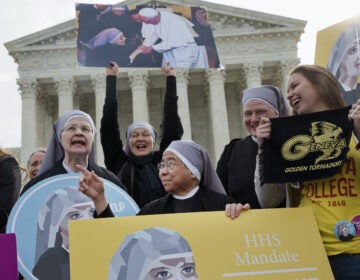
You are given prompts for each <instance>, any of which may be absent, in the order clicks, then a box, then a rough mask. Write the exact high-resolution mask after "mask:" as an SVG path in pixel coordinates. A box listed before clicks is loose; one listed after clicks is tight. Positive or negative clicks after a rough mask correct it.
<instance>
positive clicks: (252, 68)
mask: <svg viewBox="0 0 360 280" xmlns="http://www.w3.org/2000/svg"><path fill="white" fill-rule="evenodd" d="M243 69H244V73H245V80H246V88H252V87H257V86H260V85H261V84H262V80H261V74H262V63H254V62H251V63H246V64H244V66H243Z"/></svg>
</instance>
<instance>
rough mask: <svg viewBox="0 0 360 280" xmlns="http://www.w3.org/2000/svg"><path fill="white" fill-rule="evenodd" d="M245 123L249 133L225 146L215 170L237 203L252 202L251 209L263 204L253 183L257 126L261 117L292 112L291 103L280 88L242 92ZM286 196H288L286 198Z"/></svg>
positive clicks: (265, 87) (252, 89)
mask: <svg viewBox="0 0 360 280" xmlns="http://www.w3.org/2000/svg"><path fill="white" fill-rule="evenodd" d="M242 108H243V125H244V126H245V127H246V130H247V131H248V133H249V135H248V136H247V137H245V138H236V139H233V140H231V142H230V143H229V144H228V145H226V146H225V148H224V151H223V153H222V155H221V157H220V159H219V161H218V164H217V168H216V171H217V173H218V175H219V178H220V180H221V182H222V183H223V185H224V188H225V190H226V193H227V194H228V195H229V196H230V197H232V198H233V199H235V201H236V202H238V203H250V205H251V208H252V209H259V208H261V205H260V203H259V201H258V199H257V195H256V192H255V185H254V172H255V166H256V156H257V154H258V149H259V148H258V141H257V138H256V128H257V127H258V126H259V123H260V119H261V118H262V117H266V118H277V117H284V116H288V115H289V106H288V103H287V101H286V99H285V97H284V96H283V94H282V93H281V91H280V90H279V89H278V88H277V87H274V86H268V85H265V86H258V87H253V88H249V89H246V90H245V91H243V93H242ZM284 199H285V198H284Z"/></svg>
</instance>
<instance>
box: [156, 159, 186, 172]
mask: <svg viewBox="0 0 360 280" xmlns="http://www.w3.org/2000/svg"><path fill="white" fill-rule="evenodd" d="M179 165H183V163H182V162H181V161H176V160H174V159H169V160H168V161H162V162H160V163H159V164H158V166H157V167H158V169H159V170H163V169H165V168H166V169H167V170H172V169H174V167H175V166H179Z"/></svg>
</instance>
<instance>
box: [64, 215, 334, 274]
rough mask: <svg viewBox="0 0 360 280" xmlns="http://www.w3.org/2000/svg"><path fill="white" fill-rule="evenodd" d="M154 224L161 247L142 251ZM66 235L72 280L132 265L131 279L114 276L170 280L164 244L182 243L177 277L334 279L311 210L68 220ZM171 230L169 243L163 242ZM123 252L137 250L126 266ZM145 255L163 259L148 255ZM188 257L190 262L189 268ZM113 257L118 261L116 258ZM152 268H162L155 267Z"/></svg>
mask: <svg viewBox="0 0 360 280" xmlns="http://www.w3.org/2000/svg"><path fill="white" fill-rule="evenodd" d="M159 227H160V228H161V229H162V230H164V231H162V232H161V234H162V235H158V236H157V237H159V238H160V239H161V242H160V245H159V244H158V243H159V242H158V243H156V237H153V238H154V239H153V240H155V241H154V244H152V246H149V245H148V244H147V243H146V242H147V241H148V240H149V238H150V237H151V236H152V235H151V234H150V231H144V229H146V230H148V229H154V228H155V229H158V228H159ZM69 230H70V252H71V254H70V272H71V279H96V280H99V279H117V278H115V276H114V273H117V272H118V270H120V267H121V269H122V273H124V271H127V273H131V272H129V271H130V270H131V267H130V266H131V265H133V266H136V268H133V269H134V270H135V271H136V272H132V273H135V274H133V277H136V278H129V276H127V277H128V278H126V277H125V276H122V278H119V279H122V280H126V279H129V280H140V279H141V280H142V279H144V277H143V276H145V275H146V276H147V277H150V276H149V275H150V274H151V273H152V274H151V275H152V276H153V278H145V279H172V278H161V277H170V276H171V274H170V273H175V272H174V270H171V271H170V270H169V271H170V272H169V271H165V268H168V266H170V265H173V264H174V261H172V263H171V261H170V262H169V256H170V254H171V253H174V252H175V251H176V250H177V249H176V250H175V251H171V250H172V249H171V248H169V247H166V246H168V245H166V244H168V243H169V244H170V243H171V242H173V243H171V244H174V246H177V241H174V240H182V242H183V243H184V242H185V243H186V242H187V243H188V245H189V246H190V248H191V250H189V252H187V253H186V255H181V254H180V255H181V256H182V257H183V260H187V261H184V263H187V266H185V265H183V266H181V267H182V271H181V273H183V274H187V278H186V277H184V278H183V279H202V280H212V279H239V278H241V279H247V280H251V279H256V280H258V279H262V280H267V279H277V280H281V279H286V280H289V279H293V280H295V279H301V280H310V279H311V280H315V279H326V280H329V279H334V278H333V276H332V273H331V269H330V265H329V263H328V259H327V256H326V253H325V250H324V247H323V245H322V242H321V238H320V235H319V231H318V229H317V226H316V222H315V219H314V216H313V214H312V210H311V209H310V208H291V209H268V210H249V211H246V212H243V213H241V215H240V217H239V218H238V219H235V220H231V219H230V218H228V217H226V216H225V213H224V212H199V213H185V214H166V215H149V216H135V217H119V218H106V219H97V220H80V221H71V222H70V224H69ZM174 231H175V232H176V233H177V237H176V238H175V237H174V235H173V237H171V238H169V239H167V238H164V236H168V235H166V234H168V233H169V232H170V233H171V232H174ZM139 232H141V234H140V235H139V234H138V233H139ZM144 232H146V234H145V233H144ZM165 232H166V234H165ZM163 234H165V235H163ZM134 236H137V238H135V239H132V238H133V237H134ZM168 240H171V242H168ZM136 242H138V244H137V243H136ZM125 243H126V244H125ZM129 244H130V245H131V246H130V245H129ZM134 244H135V245H134ZM125 245H126V246H125ZM183 245H184V244H182V249H183V248H184V246H183ZM156 246H160V247H162V249H159V248H156ZM185 247H186V246H185ZM124 248H126V249H124ZM129 248H130V249H133V248H136V250H137V252H136V254H137V255H136V258H135V259H136V261H135V262H131V260H130V261H129V263H126V262H127V261H128V259H130V258H131V254H133V252H131V250H130V249H129ZM121 250H123V251H121ZM152 250H155V251H156V250H159V252H162V254H163V255H161V256H158V255H156V252H155V253H154V252H148V251H152ZM161 250H162V251H161ZM165 251H166V252H167V254H165V253H164V252H165ZM185 251H186V250H185ZM139 252H140V253H139ZM176 252H177V253H180V251H176ZM181 252H182V251H181ZM191 252H192V255H191ZM119 253H120V254H119ZM157 253H158V252H157ZM134 254H135V253H134ZM147 254H148V255H147ZM154 254H155V255H154ZM144 255H147V256H145V257H144ZM164 255H166V256H164ZM180 255H179V254H178V255H177V256H180ZM190 255H191V257H192V258H190V259H192V260H193V261H194V263H195V264H194V265H190V264H189V263H191V261H189V256H190ZM119 256H121V258H122V259H121V260H119V259H116V258H118V257H119ZM184 256H186V257H184ZM165 258H166V259H167V260H164V259H165ZM171 258H173V257H171ZM171 258H170V259H171ZM155 259H156V260H155ZM173 259H174V258H173ZM159 263H161V264H163V265H162V269H164V271H163V270H159V268H154V267H155V264H159ZM114 264H115V266H114ZM176 264H177V265H178V266H180V265H179V264H178V263H176ZM126 265H128V267H127V268H126V269H124V267H125V266H126ZM114 269H115V272H114ZM156 273H157V274H156ZM179 273H180V272H179ZM155 274H156V275H157V276H158V277H159V278H156V277H155V276H156V275H155ZM111 275H112V276H111ZM134 275H136V276H134ZM180 279H182V278H180Z"/></svg>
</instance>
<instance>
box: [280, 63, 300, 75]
mask: <svg viewBox="0 0 360 280" xmlns="http://www.w3.org/2000/svg"><path fill="white" fill-rule="evenodd" d="M299 63H300V60H299V59H287V60H281V61H280V63H279V67H278V69H279V72H280V73H281V76H282V77H287V76H288V75H289V74H290V71H291V70H292V69H293V68H294V67H295V66H296V65H298V64H299Z"/></svg>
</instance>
